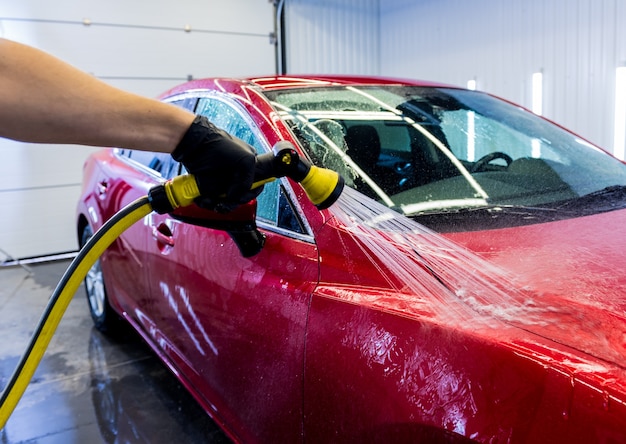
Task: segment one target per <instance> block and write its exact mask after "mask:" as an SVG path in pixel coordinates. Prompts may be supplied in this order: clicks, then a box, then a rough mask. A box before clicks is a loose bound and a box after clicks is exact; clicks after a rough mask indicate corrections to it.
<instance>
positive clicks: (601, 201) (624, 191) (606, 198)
mask: <svg viewBox="0 0 626 444" xmlns="http://www.w3.org/2000/svg"><path fill="white" fill-rule="evenodd" d="M624 207H626V185H611V186H608V187H606V188H603V189H601V190H598V191H594V192H592V193H589V194H585V195H584V196H580V197H577V198H575V199H571V200H567V201H565V202H562V203H561V204H559V205H557V206H554V208H555V209H557V210H577V211H580V210H589V211H594V212H595V211H610V210H612V209H618V208H624Z"/></svg>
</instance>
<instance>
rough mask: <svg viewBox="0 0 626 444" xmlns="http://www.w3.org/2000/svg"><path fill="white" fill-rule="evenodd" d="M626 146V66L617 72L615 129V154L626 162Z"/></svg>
mask: <svg viewBox="0 0 626 444" xmlns="http://www.w3.org/2000/svg"><path fill="white" fill-rule="evenodd" d="M625 145H626V66H620V67H619V68H617V69H616V70H615V128H614V133H613V154H614V155H615V157H617V158H618V159H622V160H624V150H625Z"/></svg>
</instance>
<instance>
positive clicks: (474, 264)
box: [330, 187, 549, 327]
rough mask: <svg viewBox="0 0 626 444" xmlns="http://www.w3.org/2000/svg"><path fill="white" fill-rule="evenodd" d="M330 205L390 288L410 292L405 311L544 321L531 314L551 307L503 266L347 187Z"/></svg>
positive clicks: (443, 317) (443, 316)
mask: <svg viewBox="0 0 626 444" xmlns="http://www.w3.org/2000/svg"><path fill="white" fill-rule="evenodd" d="M330 209H331V211H332V213H333V215H334V217H335V218H336V220H337V221H338V223H339V226H340V228H341V229H342V230H344V231H345V232H346V233H348V234H349V235H350V236H353V237H354V238H355V239H356V240H357V243H358V244H359V245H361V246H362V249H363V251H364V254H366V255H367V256H368V257H370V259H371V260H372V262H373V263H377V264H380V265H379V271H380V272H381V273H382V274H383V275H384V276H385V277H386V279H387V281H388V282H389V285H390V286H391V288H392V289H393V290H396V291H397V292H398V294H399V295H401V294H404V295H406V296H407V297H406V299H405V300H404V301H403V302H404V303H405V304H406V305H404V306H403V309H405V310H407V309H408V310H409V311H410V310H413V311H414V312H422V313H423V312H428V313H430V314H431V315H434V316H436V317H437V318H439V319H441V320H442V321H445V322H450V321H452V320H455V321H458V322H460V323H462V324H464V323H466V321H467V322H470V321H471V324H472V326H473V327H477V323H483V325H485V324H484V323H489V322H493V321H494V320H495V319H499V320H501V321H505V322H506V321H516V322H520V321H521V322H524V324H532V323H534V322H541V320H540V319H539V318H535V316H533V314H537V315H539V314H540V313H545V310H546V309H549V308H545V307H544V308H541V307H538V306H537V305H536V304H535V303H534V301H533V298H532V296H531V295H530V294H529V292H528V291H526V290H525V289H524V287H522V284H521V283H519V282H515V281H514V279H513V277H512V276H509V275H507V273H506V271H505V270H503V269H501V268H499V267H497V266H496V265H494V264H492V263H490V262H488V261H487V260H485V259H483V258H481V257H479V256H478V255H476V254H475V253H472V252H471V251H469V250H468V249H466V248H465V247H463V246H461V245H458V244H455V243H454V242H452V241H450V240H448V239H446V238H445V237H444V236H442V235H441V234H439V233H437V232H435V231H433V230H431V229H429V228H427V227H425V226H424V225H421V224H419V223H418V222H415V221H413V220H412V219H409V218H408V217H405V216H403V215H402V214H400V213H398V212H396V211H394V210H392V209H391V208H389V207H386V206H384V205H382V204H380V203H378V202H376V201H374V200H372V199H370V198H367V197H365V196H363V195H362V194H360V193H358V192H356V191H355V190H353V189H351V188H349V187H346V188H345V189H344V191H343V193H342V195H341V197H340V198H339V199H338V200H337V202H336V203H335V204H334V205H333V206H332V207H331V208H330ZM399 283H400V284H399ZM374 304H375V302H374ZM522 315H523V316H522ZM544 322H545V319H544Z"/></svg>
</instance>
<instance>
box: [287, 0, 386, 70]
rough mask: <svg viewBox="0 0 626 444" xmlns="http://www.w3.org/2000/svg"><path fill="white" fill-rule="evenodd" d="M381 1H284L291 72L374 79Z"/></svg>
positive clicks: (288, 67)
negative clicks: (372, 76) (349, 75)
mask: <svg viewBox="0 0 626 444" xmlns="http://www.w3.org/2000/svg"><path fill="white" fill-rule="evenodd" d="M379 3H384V1H383V0H380V1H379V0H285V6H284V10H285V11H284V13H285V29H284V34H285V39H286V48H285V49H286V51H285V52H286V63H285V65H286V66H285V67H286V71H287V72H288V73H289V74H319V73H325V74H364V75H376V74H378V73H379V69H380V43H381V39H380V35H379V32H378V28H379Z"/></svg>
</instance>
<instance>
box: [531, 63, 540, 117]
mask: <svg viewBox="0 0 626 444" xmlns="http://www.w3.org/2000/svg"><path fill="white" fill-rule="evenodd" d="M532 94H533V99H532V108H531V109H532V111H533V112H534V113H535V114H537V115H539V116H540V115H541V113H542V112H543V73H542V72H536V73H533V82H532Z"/></svg>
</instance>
